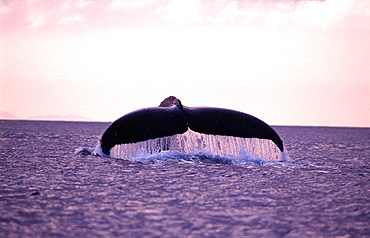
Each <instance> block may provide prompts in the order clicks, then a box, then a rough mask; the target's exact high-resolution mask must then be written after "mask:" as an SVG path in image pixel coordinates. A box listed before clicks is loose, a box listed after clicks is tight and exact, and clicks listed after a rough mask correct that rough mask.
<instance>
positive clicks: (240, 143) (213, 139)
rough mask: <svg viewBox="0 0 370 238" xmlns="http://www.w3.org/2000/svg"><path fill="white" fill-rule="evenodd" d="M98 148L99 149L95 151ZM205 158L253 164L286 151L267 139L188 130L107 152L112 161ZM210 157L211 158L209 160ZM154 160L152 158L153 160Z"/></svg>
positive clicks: (280, 156)
mask: <svg viewBox="0 0 370 238" xmlns="http://www.w3.org/2000/svg"><path fill="white" fill-rule="evenodd" d="M97 149H99V148H97ZM185 154H187V155H190V158H191V157H192V155H193V157H194V158H199V157H202V156H203V157H208V158H213V159H216V160H217V159H220V160H224V161H226V160H227V159H226V158H228V159H229V160H230V163H237V164H242V163H250V162H251V161H252V160H253V161H254V162H257V163H263V162H266V161H281V160H283V161H284V160H286V159H287V154H286V152H283V153H281V152H280V150H279V148H278V147H277V146H276V145H275V144H274V143H273V142H272V141H270V140H266V139H258V138H239V137H231V136H221V135H207V134H201V133H197V132H194V131H191V130H188V131H187V132H186V133H184V134H178V135H173V136H168V137H162V138H156V139H151V140H147V141H143V142H137V143H132V144H121V145H116V146H115V147H114V148H112V150H111V156H112V157H114V158H122V159H128V160H131V161H140V160H142V161H141V162H145V161H151V162H154V160H157V162H160V161H162V162H163V161H167V160H168V159H169V158H171V156H172V157H178V156H180V157H184V158H185V157H189V156H184V155H185ZM212 156H213V157H212ZM154 158H155V159H154Z"/></svg>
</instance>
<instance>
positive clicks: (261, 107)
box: [0, 0, 370, 127]
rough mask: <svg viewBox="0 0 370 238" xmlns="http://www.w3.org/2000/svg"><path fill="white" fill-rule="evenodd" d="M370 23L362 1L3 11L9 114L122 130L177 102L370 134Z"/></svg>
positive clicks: (145, 3)
mask: <svg viewBox="0 0 370 238" xmlns="http://www.w3.org/2000/svg"><path fill="white" fill-rule="evenodd" d="M369 22H370V3H369V1H361V0H326V1H309V0H302V1H293V0H281V1H272V0H251V1H224V0H218V1H206V0H187V1H183V0H163V1H162V0H158V1H153V0H136V1H129V0H113V1H110V0H106V1H87V0H80V1H78V0H76V1H71V0H70V1H67V0H62V1H48V0H40V1H37V0H24V1H22V0H18V1H17V0H15V1H0V27H1V28H0V35H1V38H0V44H1V45H0V46H1V48H0V50H1V51H0V79H1V88H0V89H1V101H0V109H1V110H2V111H5V112H8V113H11V114H13V115H16V116H17V117H19V118H23V119H27V118H32V117H35V116H41V115H60V116H64V118H65V116H66V115H70V114H73V115H80V116H82V117H86V118H89V119H91V120H98V121H113V120H115V119H117V118H118V117H120V116H122V115H123V114H125V113H128V112H130V111H132V110H135V109H138V108H142V107H149V106H158V105H159V103H160V101H161V100H162V99H164V98H165V97H167V96H170V95H174V96H177V97H178V98H180V100H182V102H183V104H184V105H187V106H215V107H225V108H231V109H235V110H240V111H244V112H246V113H249V114H252V115H254V116H256V117H258V118H260V119H262V120H264V121H265V122H267V123H268V124H272V125H325V126H366V127H369V126H370V103H369V102H370V67H369V62H370V24H369ZM3 117H4V116H3ZM55 117H57V116H55ZM76 119H78V118H77V116H76Z"/></svg>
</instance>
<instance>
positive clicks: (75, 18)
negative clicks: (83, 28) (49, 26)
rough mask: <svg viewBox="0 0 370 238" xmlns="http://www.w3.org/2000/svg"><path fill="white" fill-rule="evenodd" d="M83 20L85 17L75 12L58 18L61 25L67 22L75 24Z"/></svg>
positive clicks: (67, 23)
mask: <svg viewBox="0 0 370 238" xmlns="http://www.w3.org/2000/svg"><path fill="white" fill-rule="evenodd" d="M84 21H85V18H84V17H82V16H81V15H79V14H75V15H73V16H66V17H63V18H62V19H61V20H60V24H62V25H69V24H76V23H82V22H84Z"/></svg>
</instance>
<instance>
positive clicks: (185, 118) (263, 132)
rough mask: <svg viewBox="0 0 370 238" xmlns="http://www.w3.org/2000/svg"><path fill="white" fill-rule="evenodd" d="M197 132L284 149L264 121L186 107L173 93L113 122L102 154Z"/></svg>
mask: <svg viewBox="0 0 370 238" xmlns="http://www.w3.org/2000/svg"><path fill="white" fill-rule="evenodd" d="M188 129H191V130H193V131H195V132H199V133H204V134H211V135H225V136H234V137H242V138H260V139H268V140H271V141H273V142H274V143H275V144H276V146H277V147H278V148H279V149H280V151H281V152H283V151H284V146H283V141H282V140H281V139H280V137H279V135H278V134H277V133H276V132H275V131H274V129H272V128H271V127H270V126H269V125H267V124H266V123H265V122H263V121H262V120H260V119H258V118H256V117H254V116H251V115H248V114H246V113H243V112H239V111H234V110H230V109H224V108H214V107H186V106H183V105H182V103H181V101H180V100H179V99H177V98H176V97H174V96H170V97H168V98H166V99H164V100H163V101H162V102H161V103H160V105H159V107H151V108H144V109H140V110H137V111H134V112H131V113H128V114H126V115H124V116H122V117H121V118H119V119H117V120H116V121H114V122H113V123H112V124H111V125H110V126H109V127H108V129H107V130H106V131H105V132H104V133H103V135H102V137H101V140H100V149H101V152H102V153H103V155H102V156H109V155H110V150H111V148H113V147H114V146H115V145H118V144H127V143H136V142H140V141H146V140H149V139H155V138H160V137H166V136H172V135H176V134H183V133H185V132H186V131H187V130H188Z"/></svg>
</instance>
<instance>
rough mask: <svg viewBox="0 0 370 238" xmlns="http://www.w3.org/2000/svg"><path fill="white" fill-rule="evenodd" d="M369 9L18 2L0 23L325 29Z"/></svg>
mask: <svg viewBox="0 0 370 238" xmlns="http://www.w3.org/2000/svg"><path fill="white" fill-rule="evenodd" d="M359 6H360V7H359ZM366 9H367V10H366ZM368 9H370V3H368V1H361V0H326V1H315V0H300V1H294V0H278V1H272V0H254V1H239V0H238V1H230V0H215V1H205V0H187V1H183V0H136V1H131V0H113V1H89V0H78V1H69V0H64V1H47V0H19V1H2V2H1V3H0V24H1V31H4V29H5V30H6V29H11V28H14V29H17V28H19V29H22V27H23V28H31V29H38V28H45V29H54V30H57V28H58V27H60V26H62V25H65V24H69V23H73V22H74V23H77V22H78V23H80V24H85V25H87V26H90V27H95V28H96V27H97V28H104V29H107V28H110V27H131V26H138V25H176V24H180V25H184V24H185V25H217V26H225V25H226V26H229V25H233V26H258V27H264V26H273V27H274V26H314V27H328V26H330V25H332V24H337V23H340V22H341V21H342V20H343V19H345V18H346V19H349V18H352V19H354V16H359V15H361V19H362V20H366V19H368V18H369V15H370V13H369V10H368ZM349 16H351V17H349Z"/></svg>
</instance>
